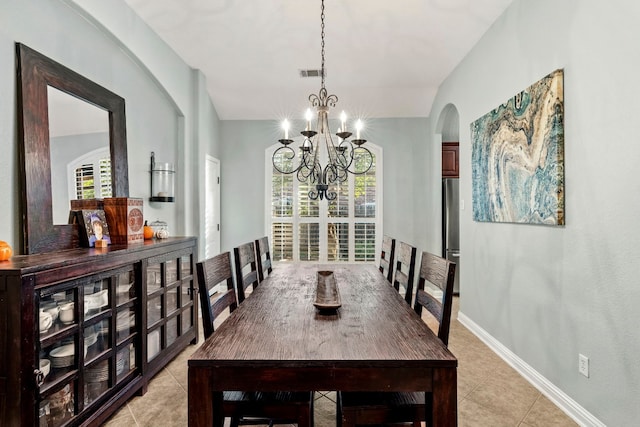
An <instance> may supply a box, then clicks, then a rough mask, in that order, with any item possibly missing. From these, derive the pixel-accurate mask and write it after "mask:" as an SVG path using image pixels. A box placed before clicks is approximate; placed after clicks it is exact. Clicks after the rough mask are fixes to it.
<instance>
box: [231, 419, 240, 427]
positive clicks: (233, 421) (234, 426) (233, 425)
mask: <svg viewBox="0 0 640 427" xmlns="http://www.w3.org/2000/svg"><path fill="white" fill-rule="evenodd" d="M239 425H240V417H231V422H230V423H229V426H230V427H238V426H239Z"/></svg>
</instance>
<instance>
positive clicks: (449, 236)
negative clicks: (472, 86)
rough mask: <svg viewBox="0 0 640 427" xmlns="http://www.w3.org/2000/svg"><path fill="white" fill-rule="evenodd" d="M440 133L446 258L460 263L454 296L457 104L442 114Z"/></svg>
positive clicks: (457, 236)
mask: <svg viewBox="0 0 640 427" xmlns="http://www.w3.org/2000/svg"><path fill="white" fill-rule="evenodd" d="M436 132H437V133H439V134H440V136H441V141H442V205H441V206H442V256H443V257H445V258H447V259H448V260H451V261H454V262H455V263H456V264H458V266H457V268H456V280H455V283H454V286H453V292H454V294H459V293H460V193H459V179H460V162H459V157H460V156H459V153H460V151H459V141H460V115H459V114H458V110H457V109H456V107H455V106H454V105H453V104H447V105H446V106H445V107H444V108H443V109H442V112H441V113H440V117H439V118H438V123H437V126H436Z"/></svg>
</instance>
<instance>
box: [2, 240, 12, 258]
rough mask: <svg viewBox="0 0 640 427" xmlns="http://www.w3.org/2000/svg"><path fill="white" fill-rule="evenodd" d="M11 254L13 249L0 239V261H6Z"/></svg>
mask: <svg viewBox="0 0 640 427" xmlns="http://www.w3.org/2000/svg"><path fill="white" fill-rule="evenodd" d="M12 255H13V250H12V249H11V246H9V244H8V243H7V242H4V241H2V240H0V261H6V260H8V259H9V258H11V256H12Z"/></svg>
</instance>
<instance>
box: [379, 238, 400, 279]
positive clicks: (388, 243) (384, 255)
mask: <svg viewBox="0 0 640 427" xmlns="http://www.w3.org/2000/svg"><path fill="white" fill-rule="evenodd" d="M395 250H396V239H392V238H391V237H389V236H386V235H385V236H382V248H381V250H380V272H381V273H382V274H384V277H386V278H387V281H388V282H389V283H391V282H392V281H393V258H394V255H395Z"/></svg>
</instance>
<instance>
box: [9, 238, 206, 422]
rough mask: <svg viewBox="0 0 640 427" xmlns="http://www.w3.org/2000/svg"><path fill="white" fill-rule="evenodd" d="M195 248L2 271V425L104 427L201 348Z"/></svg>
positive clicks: (143, 248) (78, 258) (84, 252)
mask: <svg viewBox="0 0 640 427" xmlns="http://www.w3.org/2000/svg"><path fill="white" fill-rule="evenodd" d="M196 243H197V240H196V238H195V237H175V238H169V239H163V240H152V241H145V242H144V244H137V245H129V246H126V245H124V246H110V247H108V248H104V249H98V248H96V249H93V248H91V249H88V248H81V249H69V250H63V251H59V252H52V253H46V254H38V255H21V256H14V257H13V258H12V259H11V260H9V261H4V262H0V425H3V426H4V425H6V426H34V425H48V426H54V427H55V426H76V425H99V424H101V423H102V422H104V421H105V420H106V419H107V418H108V417H109V416H110V415H111V414H112V413H113V412H114V411H116V410H117V409H118V408H119V407H120V406H122V405H123V404H124V403H125V402H126V400H127V399H129V398H130V397H131V396H133V395H134V394H136V393H138V394H139V393H144V392H145V391H146V388H147V385H148V383H149V381H150V380H151V378H152V377H153V376H154V375H155V374H156V373H158V372H159V371H160V370H161V369H162V368H163V367H164V366H165V365H166V364H167V363H168V362H169V361H171V359H173V358H174V357H175V356H176V355H177V354H178V353H179V352H180V351H181V350H182V349H184V348H185V347H186V346H187V345H189V344H190V343H195V342H196V340H197V337H198V333H197V325H198V313H197V308H198V301H197V294H196V289H197V285H196V282H195V281H196V279H195V273H194V267H195V266H194V265H195V262H196V261H197V249H196ZM47 371H48V372H47ZM41 418H42V419H43V420H42V421H46V424H44V423H43V424H39V422H40V421H41Z"/></svg>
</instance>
